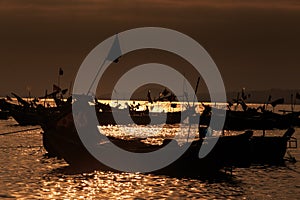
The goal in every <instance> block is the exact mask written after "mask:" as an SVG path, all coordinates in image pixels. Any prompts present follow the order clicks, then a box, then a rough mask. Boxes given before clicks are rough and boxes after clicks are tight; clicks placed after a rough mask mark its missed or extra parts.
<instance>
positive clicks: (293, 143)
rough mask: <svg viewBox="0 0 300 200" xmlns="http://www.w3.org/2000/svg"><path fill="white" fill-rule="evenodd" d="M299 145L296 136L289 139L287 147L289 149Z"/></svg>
mask: <svg viewBox="0 0 300 200" xmlns="http://www.w3.org/2000/svg"><path fill="white" fill-rule="evenodd" d="M297 147H298V141H297V138H295V137H290V139H289V140H288V141H287V148H289V149H296V148H297Z"/></svg>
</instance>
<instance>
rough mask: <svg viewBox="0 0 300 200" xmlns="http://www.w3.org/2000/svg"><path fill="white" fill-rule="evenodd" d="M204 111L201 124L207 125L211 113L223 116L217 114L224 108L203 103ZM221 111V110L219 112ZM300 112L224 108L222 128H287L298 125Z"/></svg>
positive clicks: (219, 116)
mask: <svg viewBox="0 0 300 200" xmlns="http://www.w3.org/2000/svg"><path fill="white" fill-rule="evenodd" d="M203 106H204V108H205V109H204V111H203V112H202V114H201V117H200V119H201V122H200V123H201V124H202V125H209V122H210V118H211V115H212V114H214V115H215V116H216V117H217V118H221V117H224V116H223V115H221V114H219V113H222V112H223V111H224V110H221V109H218V108H212V107H211V106H208V105H203ZM221 111H222V112H221ZM299 116H300V112H292V113H287V114H279V113H275V112H272V111H268V110H261V111H259V110H258V109H253V108H248V107H246V109H244V110H229V109H227V110H226V118H225V123H224V127H223V129H224V130H247V129H255V130H271V129H287V128H289V127H291V126H300V119H299Z"/></svg>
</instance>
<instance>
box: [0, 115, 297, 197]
mask: <svg viewBox="0 0 300 200" xmlns="http://www.w3.org/2000/svg"><path fill="white" fill-rule="evenodd" d="M30 128H35V127H30V126H27V127H20V126H17V125H16V122H15V121H14V120H13V119H10V120H7V121H0V133H4V132H10V131H16V130H23V129H30ZM40 132H41V129H39V130H33V131H25V132H20V133H15V134H9V135H2V136H0V198H17V199H22V198H23V199H107V198H111V199H116V198H119V199H186V198H194V199H300V150H299V149H296V150H291V154H292V155H293V156H295V157H296V159H297V160H298V161H299V162H297V163H290V162H286V166H280V167H274V166H273V167H270V166H253V167H251V168H248V169H234V171H233V175H232V176H230V175H229V174H228V175H226V174H220V175H219V177H214V178H213V177H211V178H209V179H208V178H205V179H204V178H199V177H198V178H195V177H190V178H176V177H167V176H157V175H143V174H132V173H108V172H101V171H95V172H93V173H84V174H70V173H67V172H66V170H65V167H66V163H65V162H64V161H62V160H56V159H47V158H44V157H43V154H44V153H45V150H44V149H43V147H42V142H41V134H40ZM283 132H284V131H271V132H270V131H269V132H268V133H270V134H280V135H281V134H282V133H283ZM295 136H296V137H297V138H298V140H299V139H300V129H297V130H296V133H295Z"/></svg>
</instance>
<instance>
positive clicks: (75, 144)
mask: <svg viewBox="0 0 300 200" xmlns="http://www.w3.org/2000/svg"><path fill="white" fill-rule="evenodd" d="M88 121H89V120H88V119H87V121H86V122H88ZM85 126H86V129H85V128H84V127H83V129H82V130H84V131H86V132H87V134H88V131H91V129H89V128H87V127H88V124H86V125H85ZM42 128H43V130H44V133H43V144H44V147H45V149H46V150H47V152H48V153H49V155H50V156H56V157H59V158H63V159H64V160H65V161H66V162H67V163H68V164H69V165H70V166H71V167H74V168H76V169H80V170H92V169H101V170H110V171H116V170H115V169H113V168H110V167H108V166H106V165H105V164H103V163H101V162H100V161H98V160H97V159H95V158H94V157H93V156H92V155H91V154H90V153H89V151H88V150H87V149H86V148H85V146H84V145H83V144H82V142H81V140H80V138H79V136H78V133H77V130H76V128H75V125H74V120H73V115H72V112H71V110H69V111H68V112H65V113H63V114H62V115H61V117H60V118H59V119H57V120H55V121H54V120H53V121H51V123H50V122H49V123H48V124H46V125H45V126H42ZM94 131H98V130H96V129H95V130H94ZM293 133H294V129H292V128H290V129H288V131H287V132H286V133H285V134H284V135H283V136H281V137H269V136H268V137H266V136H264V135H263V136H252V134H253V132H252V131H246V132H245V133H243V134H240V135H233V136H221V137H220V138H219V140H218V142H217V144H216V146H215V147H214V148H213V150H212V151H211V152H210V153H209V154H208V155H207V156H206V157H205V158H202V159H200V158H199V157H198V154H199V150H200V148H201V147H202V146H203V145H207V144H208V143H209V142H210V141H211V140H214V139H215V138H214V137H212V136H207V137H206V134H205V133H204V134H203V133H201V134H199V139H197V140H194V141H191V142H190V147H189V148H188V149H187V151H186V152H185V153H184V154H183V155H182V156H181V157H180V158H179V159H178V160H176V161H175V162H174V163H172V164H170V165H169V166H166V167H164V168H163V169H160V170H157V171H155V172H153V173H159V174H161V173H162V174H171V175H172V174H175V175H178V174H180V173H188V174H189V175H195V174H199V175H201V174H210V173H215V172H217V171H219V170H220V169H222V168H224V167H249V166H250V165H251V164H253V163H258V164H264V163H270V164H276V163H280V162H282V161H283V158H284V155H285V152H286V149H287V141H288V140H289V139H290V138H291V136H292V135H293ZM97 134H100V133H99V132H97ZM108 139H109V140H110V142H112V143H114V144H115V145H117V146H119V147H120V148H122V149H125V150H127V151H131V152H151V151H156V150H158V149H160V148H162V147H164V145H166V144H167V143H169V142H170V140H169V139H166V140H164V142H163V144H162V145H150V144H145V143H144V142H142V139H137V138H135V139H120V138H116V137H108ZM97 148H98V150H105V148H110V146H109V144H108V143H104V144H101V143H100V141H99V145H97ZM173 148H174V152H175V151H176V149H177V148H183V147H180V146H179V145H175V146H174V147H173Z"/></svg>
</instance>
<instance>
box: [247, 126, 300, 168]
mask: <svg viewBox="0 0 300 200" xmlns="http://www.w3.org/2000/svg"><path fill="white" fill-rule="evenodd" d="M294 132H295V129H294V128H288V129H287V131H286V132H285V133H284V134H283V135H282V136H265V134H263V135H262V136H252V137H251V139H250V155H251V162H252V163H253V164H281V163H283V162H284V156H285V154H286V151H287V143H288V141H289V140H290V139H291V137H292V136H293V134H294Z"/></svg>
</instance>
